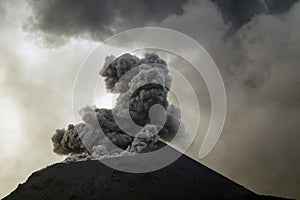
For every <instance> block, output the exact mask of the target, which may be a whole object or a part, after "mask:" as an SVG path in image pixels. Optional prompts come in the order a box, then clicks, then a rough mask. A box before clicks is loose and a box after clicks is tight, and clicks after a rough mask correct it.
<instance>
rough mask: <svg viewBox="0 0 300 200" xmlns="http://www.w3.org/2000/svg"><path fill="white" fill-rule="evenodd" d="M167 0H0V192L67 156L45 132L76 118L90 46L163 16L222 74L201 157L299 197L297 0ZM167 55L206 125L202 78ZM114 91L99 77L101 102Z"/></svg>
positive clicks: (264, 190)
mask: <svg viewBox="0 0 300 200" xmlns="http://www.w3.org/2000/svg"><path fill="white" fill-rule="evenodd" d="M170 2H171V1H158V0H157V1H149V2H148V1H147V2H146V1H138V0H133V1H130V3H129V2H126V1H121V0H113V1H95V0H88V1H85V3H83V2H81V1H78V0H75V1H71V0H66V1H59V0H53V1H35V0H29V1H17V0H12V1H4V0H0V30H1V31H0V84H1V89H0V110H1V112H0V116H1V122H0V145H1V147H2V151H1V153H0V162H1V167H0V197H4V196H6V195H7V194H9V193H10V192H11V191H12V190H14V189H15V188H16V187H17V185H18V184H19V183H21V182H24V181H25V180H26V179H27V178H28V176H29V175H30V174H31V173H32V172H34V171H36V170H38V169H41V168H44V167H46V166H47V165H51V164H53V163H55V162H60V161H62V160H63V159H64V157H61V156H57V155H55V154H54V153H53V152H52V144H51V140H50V138H51V136H52V135H53V133H54V132H55V130H56V129H57V128H61V127H66V126H67V124H68V123H73V121H74V119H73V110H72V91H73V83H74V79H75V77H76V73H77V71H78V69H79V67H80V65H81V64H82V62H83V61H84V59H85V58H86V57H87V56H88V55H89V53H90V52H91V51H92V50H93V49H94V48H95V47H96V46H97V45H99V44H100V43H101V41H102V40H103V39H105V38H107V37H109V36H111V35H113V34H115V33H119V32H121V31H124V30H127V29H131V28H137V27H143V26H159V27H165V28H171V29H174V30H177V31H180V32H182V33H185V34H187V35H188V36H190V37H192V38H193V39H195V40H196V41H198V42H199V43H200V44H201V45H203V46H204V47H205V49H206V50H207V51H208V53H209V54H210V55H211V56H212V58H213V59H214V61H215V62H216V64H217V66H218V67H219V70H220V72H221V75H222V77H223V79H224V84H225V87H226V92H227V101H228V102H227V117H226V122H225V126H224V129H223V132H222V135H221V138H220V140H219V141H218V143H217V145H216V146H215V148H214V149H213V151H212V152H211V153H210V154H209V155H208V156H207V157H206V158H204V159H202V160H200V162H201V163H203V164H205V165H207V166H209V167H210V168H212V169H214V170H216V171H217V172H219V173H221V174H223V175H224V176H226V177H228V178H230V179H232V180H234V181H236V182H237V183H239V184H241V185H243V186H245V187H247V188H249V189H251V190H253V191H254V192H257V193H260V194H271V195H277V196H283V197H292V198H300V193H299V191H298V188H299V186H300V170H299V163H300V160H299V153H300V131H299V130H300V127H299V126H300V125H299V120H300V92H299V91H300V90H299V89H300V77H299V74H300V68H299V64H300V59H299V58H300V55H299V54H300V53H299V52H300V49H299V48H300V26H299V17H300V3H298V2H296V3H294V4H293V5H292V6H291V7H289V9H287V8H285V9H284V6H283V5H280V6H278V5H277V4H276V0H273V1H270V0H269V1H253V2H256V4H257V5H255V6H252V7H249V6H248V7H249V9H250V11H251V12H250V11H249V9H248V11H249V13H252V15H251V14H249V15H246V14H245V16H243V15H242V14H241V13H247V12H236V11H235V12H233V10H232V9H230V3H228V4H226V2H230V1H224V2H225V4H226V6H227V7H226V6H224V7H223V8H224V9H220V7H218V6H217V4H214V3H213V2H211V1H208V0H198V1H183V0H176V1H172V3H170ZM216 2H219V3H220V1H216ZM261 2H264V4H262V3H261ZM272 2H273V3H272ZM274 2H275V4H274ZM277 2H279V0H278V1H277ZM244 3H245V1H244ZM278 4H280V3H278ZM228 6H229V8H228ZM225 8H227V9H225ZM235 9H241V10H242V9H245V8H243V6H239V7H236V8H235ZM252 11H253V12H252ZM253 13H255V15H254V14H253ZM249 16H250V17H249ZM237 19H238V20H237ZM174 43H175V44H174V45H176V41H174ZM169 65H170V66H172V67H174V68H176V69H181V70H182V73H185V74H186V76H189V77H190V81H191V83H192V86H193V88H194V89H195V91H197V95H198V96H199V99H200V100H201V105H202V107H203V109H202V110H201V115H202V116H203V117H202V118H203V121H202V122H201V124H200V125H201V126H200V130H199V132H201V133H202V132H204V131H205V129H206V128H207V121H208V119H209V114H210V109H209V106H210V101H209V97H208V94H207V89H206V87H205V85H204V83H203V80H202V79H201V78H200V77H197V76H196V75H194V74H193V73H192V71H191V69H190V68H189V66H188V64H187V63H186V62H184V61H182V60H180V59H178V58H172V59H170V60H169ZM99 68H100V66H99ZM111 97H112V96H111V95H108V94H106V93H105V90H104V87H103V86H102V88H101V86H100V87H99V100H98V104H99V105H97V106H100V107H101V106H102V107H110V106H111V101H110V99H111ZM200 135H201V134H200ZM200 144H201V137H200V136H199V137H197V138H196V140H195V142H194V144H193V146H192V147H191V148H190V149H189V150H188V152H187V153H188V155H190V156H191V157H193V158H195V159H197V153H198V150H199V145H200Z"/></svg>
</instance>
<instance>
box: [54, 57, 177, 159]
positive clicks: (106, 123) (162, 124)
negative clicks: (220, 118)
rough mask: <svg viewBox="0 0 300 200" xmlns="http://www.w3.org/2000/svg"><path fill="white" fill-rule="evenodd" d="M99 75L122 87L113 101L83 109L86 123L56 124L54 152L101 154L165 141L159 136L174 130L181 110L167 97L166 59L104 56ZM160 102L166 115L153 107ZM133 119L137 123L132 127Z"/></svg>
mask: <svg viewBox="0 0 300 200" xmlns="http://www.w3.org/2000/svg"><path fill="white" fill-rule="evenodd" d="M100 75H101V76H103V77H105V84H106V88H107V90H108V91H111V92H114V93H120V95H119V97H118V99H117V102H116V105H115V107H114V108H113V109H112V110H110V109H99V108H96V107H95V106H87V107H85V108H83V109H81V110H80V112H79V113H80V115H81V116H82V120H83V121H84V123H80V124H77V125H69V126H68V128H67V129H58V130H57V131H56V133H55V134H54V135H53V136H52V142H53V146H54V148H53V151H54V152H55V153H57V154H66V155H69V154H81V153H91V154H92V155H93V156H94V157H97V158H104V157H107V156H115V155H124V154H130V153H136V152H149V151H154V150H156V149H159V148H161V147H162V146H163V145H164V144H163V143H162V142H161V141H159V140H160V139H164V140H166V141H168V140H170V139H172V138H173V137H174V136H175V134H176V133H177V129H178V128H179V124H180V115H179V113H180V112H179V110H178V108H177V107H175V106H174V105H169V103H168V100H167V94H168V91H169V89H170V87H171V81H172V78H171V76H170V75H169V71H168V69H167V63H166V62H165V61H164V60H162V59H161V58H159V57H158V56H157V55H156V54H145V57H144V58H142V59H140V58H138V57H136V56H134V55H131V54H124V55H122V56H120V57H118V58H115V57H113V56H108V57H107V58H106V62H105V64H104V67H103V69H102V70H101V71H100ZM158 105H159V106H161V107H160V108H161V109H164V111H165V112H166V113H165V118H166V119H165V120H164V119H163V118H162V117H161V113H160V112H157V113H155V112H154V111H153V110H152V111H151V109H153V107H154V106H158ZM126 112H128V115H126ZM155 114H156V115H155ZM116 118H118V119H119V120H120V122H121V123H122V124H123V126H121V127H120V124H117V123H116V121H115V119H116ZM133 124H134V125H133ZM124 125H125V126H124ZM135 125H137V128H132V126H133V127H134V126H135ZM99 126H100V127H101V128H100V127H99ZM111 143H112V144H113V145H110V144H111Z"/></svg>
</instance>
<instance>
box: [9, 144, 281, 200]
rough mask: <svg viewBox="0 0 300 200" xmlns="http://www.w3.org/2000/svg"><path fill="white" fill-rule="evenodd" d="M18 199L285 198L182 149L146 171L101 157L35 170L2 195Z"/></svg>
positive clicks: (12, 199)
mask: <svg viewBox="0 0 300 200" xmlns="http://www.w3.org/2000/svg"><path fill="white" fill-rule="evenodd" d="M170 149H171V147H170ZM173 150H174V149H173ZM174 151H176V150H174ZM107 159H118V158H107ZM15 199H18V200H19V199H23V200H27V199H30V200H31V199H43V200H47V199H55V200H60V199H61V200H63V199H78V200H79V199H82V200H90V199H91V200H92V199H101V200H104V199H141V200H142V199H224V200H225V199H227V200H237V199H241V200H242V199H246V200H247V199H248V200H255V199H259V200H263V199H283V198H279V197H272V196H263V195H258V194H256V193H254V192H252V191H250V190H248V189H246V188H245V187H243V186H241V185H239V184H237V183H235V182H233V181H231V180H230V179H228V178H226V177H224V176H222V175H221V174H219V173H217V172H215V171H213V170H211V169H209V168H207V167H206V166H204V165H202V164H200V163H198V162H196V161H195V160H193V159H191V158H189V157H188V156H186V155H182V156H181V157H180V158H179V159H177V160H176V161H175V162H173V163H172V164H170V165H169V166H167V167H165V168H162V169H160V170H157V171H153V172H148V173H125V172H121V171H117V170H114V169H112V168H110V167H108V166H106V165H104V164H102V163H101V162H99V161H98V160H86V161H80V162H62V163H57V164H54V165H52V166H49V167H47V168H44V169H42V170H40V171H37V172H34V173H33V174H32V175H31V176H30V177H29V178H28V180H27V181H26V182H25V183H24V184H19V186H18V188H17V189H16V190H15V191H13V192H12V193H11V194H10V195H8V196H7V197H5V198H4V199H3V200H15Z"/></svg>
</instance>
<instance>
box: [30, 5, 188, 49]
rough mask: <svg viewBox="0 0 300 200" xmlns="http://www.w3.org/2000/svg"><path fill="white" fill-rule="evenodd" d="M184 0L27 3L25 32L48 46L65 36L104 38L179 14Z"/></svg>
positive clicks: (58, 43) (61, 40) (58, 42)
mask: <svg viewBox="0 0 300 200" xmlns="http://www.w3.org/2000/svg"><path fill="white" fill-rule="evenodd" d="M186 2H187V0H167V1H160V0H154V1H143V0H142V1H141V0H101V1H98V0H86V1H80V0H66V1H60V0H54V1H36V0H29V3H30V5H31V7H32V13H33V15H32V17H31V18H30V19H29V21H28V23H27V24H26V25H25V27H26V29H27V30H31V31H34V32H39V33H41V35H42V36H43V37H44V39H45V40H46V42H47V43H48V44H52V45H53V44H56V45H61V43H62V42H64V41H66V40H68V39H69V37H91V38H94V39H97V40H99V39H104V38H106V37H108V36H110V35H112V34H114V33H117V32H120V31H122V30H126V29H128V28H136V27H140V26H145V25H146V23H147V22H150V21H153V20H161V19H164V18H166V17H167V16H169V15H170V14H181V13H182V12H183V9H182V6H183V5H184V4H185V3H186Z"/></svg>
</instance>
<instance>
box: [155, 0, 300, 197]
mask: <svg viewBox="0 0 300 200" xmlns="http://www.w3.org/2000/svg"><path fill="white" fill-rule="evenodd" d="M299 15H300V4H299V3H296V4H295V5H294V6H293V7H291V8H290V9H289V10H288V11H287V12H285V13H281V14H266V13H261V14H257V15H256V16H255V17H253V18H252V19H251V20H250V21H249V23H246V24H244V25H243V26H242V27H240V28H239V29H238V30H236V31H235V32H233V33H232V34H228V31H229V30H230V28H231V27H230V26H229V25H228V24H227V23H226V21H225V20H224V19H223V18H222V13H220V10H219V9H218V7H216V6H215V5H214V4H212V3H210V2H209V1H201V2H198V3H195V4H193V5H189V6H187V7H186V8H185V12H184V13H183V15H181V16H169V17H168V18H166V19H165V20H163V21H161V22H159V23H156V24H153V25H157V26H164V27H168V28H172V29H175V30H178V31H181V32H183V33H186V34H188V35H190V36H192V37H193V38H194V39H196V40H197V41H198V42H199V43H200V44H202V45H203V46H204V47H205V48H206V50H207V51H208V52H209V53H210V55H211V56H212V57H213V59H214V60H215V62H216V63H217V65H218V68H219V69H220V71H221V73H222V76H223V79H224V82H225V87H226V91H227V97H228V112H227V119H226V123H225V127H224V130H223V133H222V135H221V138H220V141H219V142H218V144H217V145H216V147H215V148H214V150H213V152H212V153H211V154H210V155H209V156H208V157H207V158H206V159H204V160H202V161H201V162H204V163H205V164H206V165H208V166H210V167H212V168H214V169H216V170H217V171H220V172H221V173H223V174H224V175H226V176H228V177H230V178H232V179H233V180H235V181H237V182H239V183H241V184H243V185H245V186H247V187H249V188H251V189H253V190H254V191H257V192H259V193H268V194H274V195H279V196H287V197H294V198H297V197H299V195H300V194H299V192H298V191H297V189H296V188H297V186H299V185H300V178H299V177H300V174H299V170H298V169H297V168H298V165H299V162H300V160H299V158H298V157H299V156H298V155H299V153H300V146H299V141H300V140H299V139H300V136H299V134H298V133H299V131H300V127H299V124H298V123H297V121H299V119H300V118H299V116H300V115H299V112H300V104H299V102H300V101H299V100H300V93H299V88H300V85H299V80H300V78H299V72H300V71H299V64H300V62H299V54H298V53H297V52H299V46H300V45H299V44H300V38H299V35H300V34H299V31H300V29H299V26H298V25H297V23H298V20H297V19H298V18H299ZM195 24H197V26H195ZM180 64H181V63H177V62H176V60H175V61H173V63H172V64H170V65H175V66H176V67H177V68H180V67H181V68H182V66H180ZM177 65H179V66H177ZM184 73H187V74H189V73H188V72H184ZM193 77H194V76H191V80H192V83H193V85H194V87H195V89H196V90H197V92H198V93H200V94H202V93H203V91H205V90H206V88H203V87H202V85H201V84H200V82H199V80H197V79H195V78H193ZM200 99H201V97H200ZM206 107H209V102H206ZM207 114H209V113H207ZM207 114H206V113H203V114H202V116H204V118H207V117H205V115H207ZM208 119H209V118H208ZM203 131H205V130H203ZM200 135H201V134H200ZM201 141H202V140H201V138H200V136H199V137H198V138H197V139H196V141H195V144H194V146H192V148H191V149H190V152H189V154H190V155H192V156H194V157H195V158H197V153H198V150H199V147H200V145H201ZM254 174H255V175H254Z"/></svg>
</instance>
